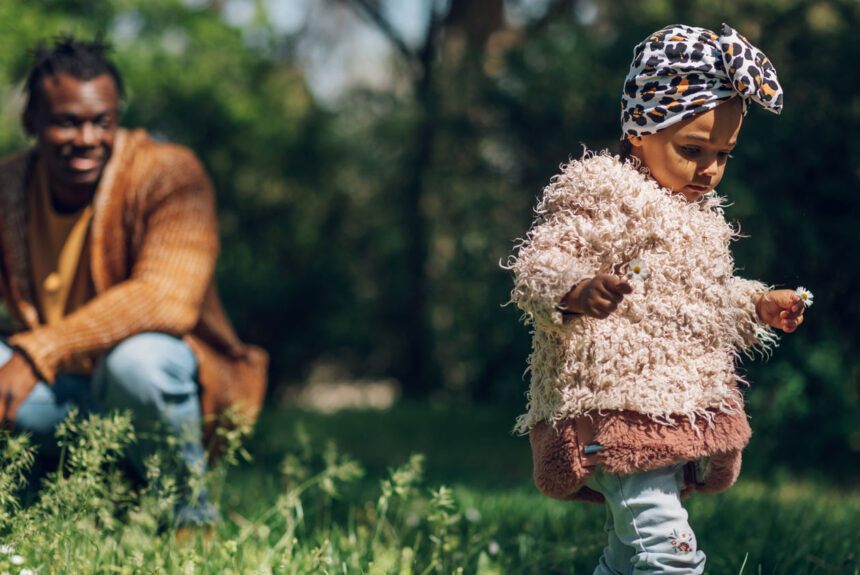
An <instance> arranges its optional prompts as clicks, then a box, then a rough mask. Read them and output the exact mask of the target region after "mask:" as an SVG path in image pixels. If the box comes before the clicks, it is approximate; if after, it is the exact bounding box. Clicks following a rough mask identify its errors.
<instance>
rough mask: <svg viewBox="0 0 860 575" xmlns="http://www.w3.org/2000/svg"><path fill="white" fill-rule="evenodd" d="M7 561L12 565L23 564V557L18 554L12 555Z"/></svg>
mask: <svg viewBox="0 0 860 575" xmlns="http://www.w3.org/2000/svg"><path fill="white" fill-rule="evenodd" d="M9 562H10V563H11V564H12V565H23V564H24V558H23V557H21V556H20V555H12V558H11V559H9Z"/></svg>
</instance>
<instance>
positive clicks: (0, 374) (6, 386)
mask: <svg viewBox="0 0 860 575" xmlns="http://www.w3.org/2000/svg"><path fill="white" fill-rule="evenodd" d="M38 381H39V376H38V375H36V372H34V371H33V367H32V366H31V365H30V362H29V361H27V359H26V358H25V357H24V356H23V355H21V353H20V352H17V351H16V352H15V353H13V354H12V357H11V359H9V361H8V362H6V365H4V366H3V367H0V425H3V426H6V427H11V426H12V425H14V424H15V417H16V416H17V415H18V408H19V407H21V404H22V403H24V400H25V399H27V396H28V395H30V392H31V391H33V388H34V387H36V383H37V382H38Z"/></svg>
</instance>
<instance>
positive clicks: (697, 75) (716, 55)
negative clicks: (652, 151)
mask: <svg viewBox="0 0 860 575" xmlns="http://www.w3.org/2000/svg"><path fill="white" fill-rule="evenodd" d="M735 96H740V97H741V99H742V100H743V110H744V114H746V111H747V108H748V106H749V102H750V100H751V101H753V102H755V103H757V104H759V105H760V106H762V107H763V108H765V109H766V110H769V111H771V112H773V113H775V114H779V113H780V112H781V111H782V88H781V87H780V85H779V82H778V81H777V78H776V70H775V69H774V67H773V64H771V63H770V60H768V58H767V56H765V55H764V53H762V52H761V50H759V49H757V48H756V47H755V46H753V45H752V44H750V43H749V42H748V41H747V39H746V38H744V37H743V36H741V35H740V34H738V32H737V31H736V30H735V29H734V28H731V27H730V26H728V25H727V24H723V28H722V34H720V35H719V36H717V34H715V33H714V32H712V31H711V30H707V29H705V28H695V27H692V26H684V25H683V24H676V25H673V26H667V27H666V28H663V29H662V30H660V31H658V32H655V33H654V34H652V35H651V36H649V37H648V38H646V39H645V41H644V42H642V43H641V44H639V45H638V46H636V48H634V49H633V62H632V63H631V64H630V72H629V73H628V74H627V79H626V80H625V82H624V94H623V95H622V97H621V110H622V111H621V127H622V130H623V132H624V134H625V136H627V135H633V136H645V135H648V134H653V133H655V132H659V131H660V130H662V129H664V128H666V127H668V126H671V125H672V124H675V123H676V122H680V121H681V120H683V119H685V118H689V117H690V116H694V115H696V114H700V113H701V112H705V111H707V110H710V109H712V108H716V107H717V106H718V105H720V104H721V103H722V102H724V101H726V100H729V99H730V98H733V97H735Z"/></svg>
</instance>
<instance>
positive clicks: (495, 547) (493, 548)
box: [487, 541, 501, 555]
mask: <svg viewBox="0 0 860 575" xmlns="http://www.w3.org/2000/svg"><path fill="white" fill-rule="evenodd" d="M487 551H489V552H490V555H498V554H499V551H501V547H500V546H499V544H498V543H496V542H495V541H490V544H489V545H487Z"/></svg>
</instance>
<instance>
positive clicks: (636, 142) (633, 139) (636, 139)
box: [627, 134, 642, 148]
mask: <svg viewBox="0 0 860 575" xmlns="http://www.w3.org/2000/svg"><path fill="white" fill-rule="evenodd" d="M627 139H628V140H630V144H631V145H632V146H633V147H636V148H638V147H640V146H641V145H642V136H634V135H632V134H628V136H627Z"/></svg>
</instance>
